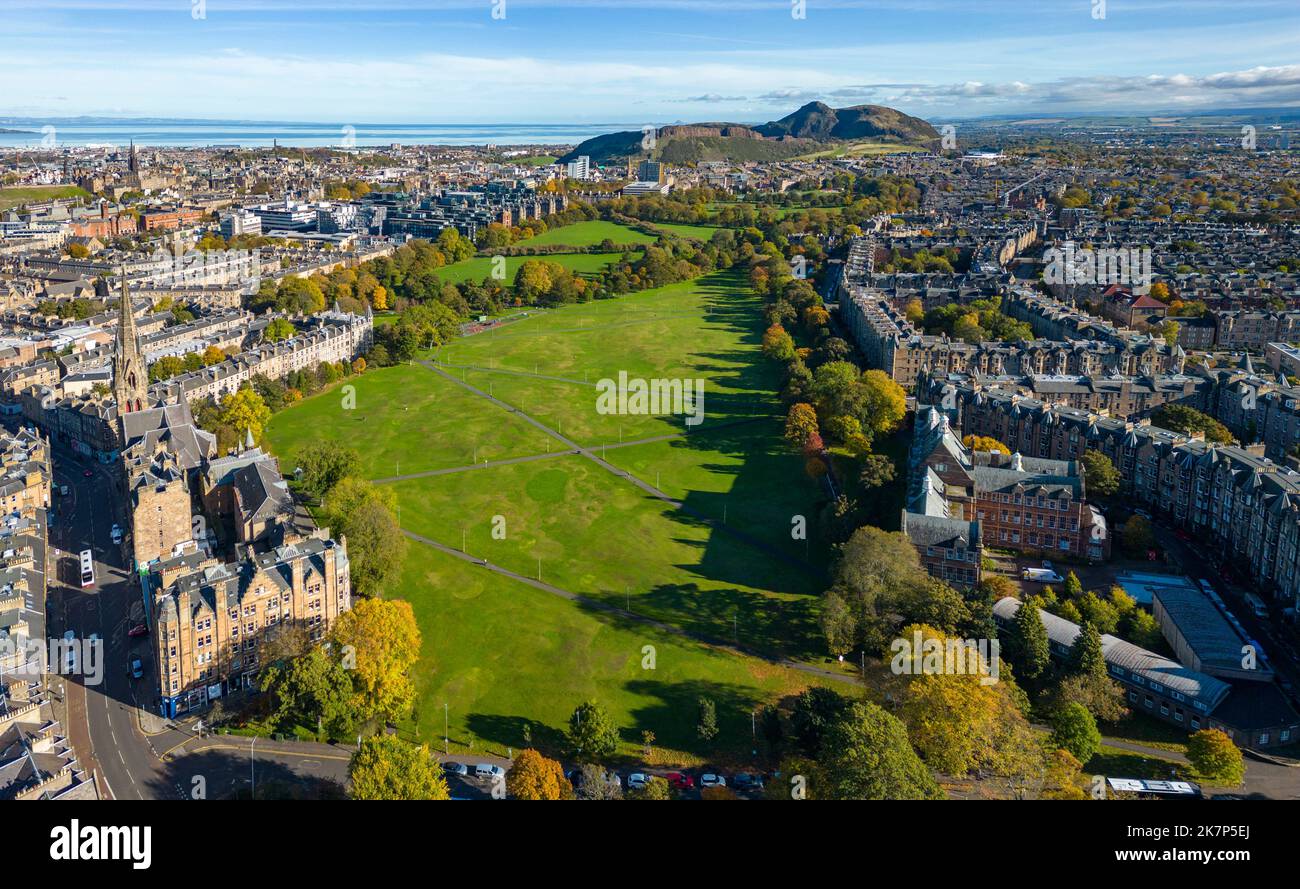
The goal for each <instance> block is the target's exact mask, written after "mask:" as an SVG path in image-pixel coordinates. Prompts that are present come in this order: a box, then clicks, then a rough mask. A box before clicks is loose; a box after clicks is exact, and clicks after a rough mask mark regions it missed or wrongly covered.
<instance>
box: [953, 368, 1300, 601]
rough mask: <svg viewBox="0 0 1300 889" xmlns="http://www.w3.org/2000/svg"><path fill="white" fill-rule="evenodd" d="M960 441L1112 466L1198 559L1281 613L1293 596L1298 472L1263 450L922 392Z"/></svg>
mask: <svg viewBox="0 0 1300 889" xmlns="http://www.w3.org/2000/svg"><path fill="white" fill-rule="evenodd" d="M928 400H931V401H934V402H936V403H937V404H939V405H941V409H942V410H943V411H944V412H945V414H947V416H948V417H949V418H950V421H951V423H952V425H953V426H954V428H956V429H957V430H959V431H960V433H961V435H963V436H964V435H979V436H989V437H991V438H995V439H997V440H998V441H1000V442H1002V443H1003V444H1004V445H1006V446H1007V447H1008V448H1011V449H1013V450H1015V451H1019V452H1020V453H1022V454H1025V455H1032V456H1035V457H1042V458H1045V459H1051V460H1070V461H1077V460H1078V459H1079V458H1080V457H1081V456H1082V454H1083V452H1084V451H1085V450H1095V451H1099V452H1100V453H1102V454H1105V455H1106V456H1107V457H1109V458H1110V459H1111V462H1113V463H1114V464H1115V466H1116V468H1117V469H1118V470H1119V473H1120V476H1121V478H1122V480H1123V491H1124V496H1125V498H1126V499H1127V500H1128V502H1130V503H1132V504H1134V505H1141V506H1143V507H1145V508H1146V509H1148V510H1150V511H1151V512H1153V513H1156V514H1159V515H1162V516H1164V517H1166V518H1167V519H1168V520H1169V521H1170V522H1171V523H1172V524H1174V525H1175V526H1177V527H1181V528H1183V529H1185V530H1186V531H1188V532H1189V533H1190V534H1191V535H1192V536H1193V537H1195V538H1196V539H1197V541H1198V545H1199V546H1200V547H1201V548H1202V550H1203V551H1212V552H1215V553H1217V554H1218V555H1219V556H1221V557H1222V558H1224V559H1229V560H1231V561H1232V562H1233V563H1234V564H1236V565H1239V566H1240V567H1241V570H1242V573H1244V574H1247V575H1249V576H1250V577H1252V578H1254V579H1255V580H1256V582H1257V583H1258V584H1259V585H1260V586H1261V588H1263V589H1265V590H1266V591H1270V592H1271V593H1272V595H1273V596H1275V597H1276V598H1277V599H1280V600H1283V601H1284V602H1285V603H1286V604H1287V605H1294V604H1295V603H1296V602H1297V597H1298V596H1300V473H1297V472H1295V471H1294V470H1291V469H1288V468H1286V467H1284V466H1281V465H1279V464H1277V463H1275V462H1273V461H1271V460H1269V459H1267V458H1266V457H1264V456H1263V454H1262V451H1263V448H1262V447H1260V446H1256V447H1253V448H1243V447H1237V446H1232V445H1220V444H1215V443H1213V442H1207V441H1205V440H1204V439H1203V438H1199V437H1189V436H1187V435H1181V434H1179V433H1176V432H1172V431H1170V430H1167V429H1160V428H1158V427H1155V426H1152V425H1150V424H1149V423H1145V422H1138V423H1134V422H1131V421H1126V420H1121V419H1115V418H1111V417H1106V416H1102V415H1100V414H1097V413H1093V412H1090V411H1083V410H1077V409H1075V408H1068V407H1062V406H1060V405H1055V404H1050V403H1046V402H1042V401H1039V400H1036V399H1030V398H1023V397H1021V396H1018V395H1015V394H1011V393H1007V392H1003V391H1000V390H983V389H975V388H973V387H971V386H968V385H965V384H963V383H945V384H943V386H941V387H939V388H938V389H937V390H936V391H933V392H931V393H929V395H928Z"/></svg>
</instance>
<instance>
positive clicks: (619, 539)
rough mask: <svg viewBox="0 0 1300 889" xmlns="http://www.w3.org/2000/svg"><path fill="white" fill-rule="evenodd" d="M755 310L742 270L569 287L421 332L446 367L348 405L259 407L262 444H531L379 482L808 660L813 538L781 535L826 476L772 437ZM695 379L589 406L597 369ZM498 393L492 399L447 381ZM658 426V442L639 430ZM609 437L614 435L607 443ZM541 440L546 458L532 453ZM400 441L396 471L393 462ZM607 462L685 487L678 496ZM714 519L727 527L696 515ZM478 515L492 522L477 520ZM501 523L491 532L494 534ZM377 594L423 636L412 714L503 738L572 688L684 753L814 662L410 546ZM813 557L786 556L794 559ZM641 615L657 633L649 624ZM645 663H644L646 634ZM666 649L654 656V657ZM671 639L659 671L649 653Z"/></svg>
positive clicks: (485, 537)
mask: <svg viewBox="0 0 1300 889" xmlns="http://www.w3.org/2000/svg"><path fill="white" fill-rule="evenodd" d="M761 330H762V315H761V306H760V305H759V302H758V300H757V299H756V298H755V297H754V296H752V295H751V294H750V293H749V292H748V288H747V287H746V286H745V282H744V279H743V277H742V276H741V275H740V274H738V273H734V272H733V273H717V274H714V275H710V276H706V277H705V278H702V279H700V280H698V281H694V282H690V283H685V284H679V285H673V286H670V287H664V288H658V289H656V290H651V291H644V292H641V293H636V294H630V295H627V296H624V297H620V298H617V299H613V300H600V301H595V302H592V303H585V304H580V305H573V306H565V307H562V308H559V309H555V310H551V311H546V312H539V313H536V314H534V315H533V316H532V317H529V318H527V319H525V320H521V321H518V322H514V323H512V324H509V325H506V326H504V327H501V328H497V329H494V330H491V331H487V332H484V333H481V334H476V335H474V336H470V337H466V338H463V339H460V340H456V341H454V342H453V343H451V344H449V345H447V346H445V347H443V348H442V349H440V350H439V352H438V354H437V358H438V360H439V361H441V362H443V363H444V367H445V370H446V373H447V374H450V375H451V376H452V378H451V379H449V378H448V377H446V376H443V375H442V374H440V373H438V372H437V371H436V370H434V369H432V368H429V367H425V366H422V365H419V364H416V365H413V366H402V367H395V368H386V369H382V370H376V371H370V372H367V373H366V374H364V375H362V376H361V377H360V378H358V379H355V380H352V381H349V382H351V383H353V384H354V385H356V386H357V392H356V410H354V411H344V410H343V409H342V406H341V401H340V395H339V393H338V392H337V390H336V391H335V392H332V393H327V394H325V395H322V396H319V397H317V398H313V399H309V400H307V401H305V402H304V403H302V404H299V405H296V406H294V407H292V408H290V409H289V410H287V411H284V412H282V413H280V414H277V415H276V416H275V417H274V418H273V419H272V421H271V423H270V426H269V429H268V432H267V440H268V441H269V442H270V445H271V447H272V449H273V451H274V452H275V453H276V454H277V455H280V456H282V457H283V458H285V459H284V460H283V464H284V466H285V468H286V471H291V469H292V465H293V464H292V454H293V453H294V452H295V451H296V449H297V448H300V447H301V446H302V444H303V443H305V442H307V441H312V440H316V439H320V438H333V439H337V440H340V441H345V442H348V443H349V444H351V445H352V446H353V447H356V448H358V449H359V450H361V451H362V453H363V455H364V456H363V468H364V473H365V474H366V475H367V476H368V477H370V478H381V479H382V478H387V477H390V476H394V475H398V474H408V473H421V472H427V471H430V470H440V469H458V468H460V469H463V467H465V466H466V465H467V464H469V463H470V462H471V461H472V460H473V459H474V455H473V453H472V451H473V448H474V446H475V445H476V444H477V446H478V451H479V452H478V454H477V459H478V461H479V462H480V463H481V462H482V461H484V460H485V459H488V460H501V459H510V458H515V457H526V456H537V457H538V459H533V460H528V461H523V462H514V463H506V464H504V465H495V466H490V467H482V466H480V467H479V468H477V469H473V470H471V471H454V472H450V473H442V474H438V475H433V476H428V475H426V476H422V477H418V478H414V479H402V480H394V481H388V482H385V484H388V485H391V487H392V490H393V491H394V493H395V494H396V495H397V498H398V502H399V504H400V506H401V514H400V521H401V524H402V527H403V528H404V529H405V530H407V531H409V532H412V533H415V534H419V535H421V536H424V537H427V538H430V539H432V540H435V541H437V542H439V543H441V544H443V545H446V546H450V547H453V548H457V549H459V548H461V547H462V546H464V548H465V550H466V551H467V552H469V553H470V554H472V555H473V556H475V557H477V558H484V559H487V560H489V561H490V562H491V563H493V564H496V565H500V566H502V567H504V568H506V569H508V570H512V571H515V572H516V573H518V574H521V575H524V576H528V577H536V576H537V573H538V569H539V565H538V560H539V559H540V560H541V564H540V570H541V577H542V579H543V580H544V581H545V582H547V583H550V584H554V585H556V586H558V587H560V588H562V589H564V590H566V591H569V592H571V593H575V594H578V595H580V596H583V597H586V598H587V599H590V600H592V601H594V602H601V603H604V604H605V605H606V606H612V607H615V608H619V609H623V608H629V607H630V609H631V611H632V612H633V613H634V614H635V615H637V616H639V617H643V618H652V619H654V620H658V621H661V622H663V623H665V624H667V625H670V626H673V627H677V628H680V629H683V630H686V631H688V632H690V633H693V634H695V635H697V636H699V637H703V638H708V639H714V640H718V641H720V642H722V643H724V644H732V643H733V642H738V643H739V644H740V645H741V646H742V647H744V648H745V649H747V650H750V651H757V652H763V653H765V654H767V655H771V656H777V655H783V656H787V657H792V658H794V659H797V660H804V661H810V662H817V661H818V660H819V658H818V654H819V652H820V651H821V650H822V644H821V642H820V640H819V634H818V630H817V627H816V606H817V594H818V593H820V592H821V590H822V589H823V588H824V585H825V578H824V576H823V574H822V571H821V569H820V568H814V567H810V565H817V566H820V565H822V564H824V558H822V556H823V554H821V553H819V552H817V551H816V548H814V549H813V551H812V552H809V551H808V549H806V544H804V543H803V542H802V541H794V540H792V539H791V534H790V530H791V526H792V519H793V517H794V516H796V515H803V516H805V517H807V518H808V520H809V523H810V524H812V523H813V522H814V521H815V519H814V517H815V514H816V510H817V509H818V501H819V499H820V493H819V491H818V489H817V487H816V486H815V485H814V483H813V482H811V481H810V480H808V479H807V478H806V476H805V475H804V473H803V471H802V460H801V459H800V458H799V457H798V455H796V454H793V453H791V452H790V451H789V450H788V449H787V448H786V447H785V445H784V444H783V442H782V441H781V437H780V431H781V423H780V419H779V416H778V414H779V404H778V403H777V402H776V400H775V395H774V390H775V387H776V385H777V383H778V379H779V376H778V373H777V368H775V367H773V366H772V365H771V364H770V363H768V362H766V361H765V360H764V359H763V358H762V357H761V354H760V352H759V349H758V344H759V341H760V336H761ZM620 370H622V371H626V372H627V373H628V374H629V375H630V376H632V377H645V378H656V377H667V378H689V379H697V378H698V379H703V380H704V381H705V401H704V406H705V422H704V424H703V425H701V426H700V427H696V428H693V429H691V431H690V433H689V434H688V435H681V433H682V432H683V429H684V424H683V423H682V418H681V417H679V416H678V417H651V416H621V417H620V416H604V415H601V414H599V413H597V412H596V387H595V381H596V380H598V379H600V378H602V377H610V378H613V377H616V376H617V374H618V372H619V371H620ZM456 379H463V380H464V381H465V382H466V383H468V384H470V385H472V386H475V387H477V388H479V389H481V390H484V391H489V390H490V391H491V394H492V396H493V397H494V398H497V399H500V400H501V401H504V402H505V403H506V404H507V405H509V407H510V408H511V409H503V408H502V407H500V406H499V405H495V404H493V403H492V402H490V401H489V400H488V399H486V398H483V397H481V396H479V395H476V394H474V393H472V392H470V391H469V390H467V389H466V388H464V387H463V386H462V385H459V384H458V383H457V382H456ZM519 412H524V413H527V414H528V415H530V416H532V417H534V418H535V419H536V420H537V421H539V422H541V423H543V424H544V425H547V426H549V427H550V428H552V429H557V428H559V427H561V426H562V429H563V434H564V435H565V436H568V437H570V438H572V439H574V440H576V441H578V442H579V443H581V444H582V445H584V446H589V447H593V448H596V447H597V446H600V445H612V447H608V448H603V449H601V450H600V451H597V453H598V455H599V454H602V453H603V456H604V459H605V460H607V461H608V462H609V463H610V464H611V465H612V466H613V467H615V471H610V470H608V469H605V468H602V467H601V466H600V465H599V464H597V463H596V462H594V461H593V460H590V459H588V458H586V457H584V456H580V455H576V454H569V453H567V452H566V453H561V448H562V447H563V445H562V444H561V443H560V442H559V441H558V440H557V439H556V438H554V437H552V436H550V435H548V434H547V433H545V432H544V431H542V430H540V429H538V428H536V427H535V426H532V425H530V424H528V423H526V422H525V421H524V420H523V419H521V417H520V416H519ZM663 435H672V436H675V437H674V438H672V439H669V440H658V441H652V442H644V443H635V442H636V441H637V440H638V439H643V438H650V437H654V436H663ZM620 436H621V438H622V441H623V442H625V443H629V444H627V445H626V446H624V447H619V446H618V445H619V439H620ZM548 454H551V456H547V455H548ZM399 460H400V473H399V472H398V470H397V463H398V461H399ZM625 473H631V475H632V476H633V477H635V478H636V479H639V480H641V481H643V482H645V483H647V484H649V485H658V486H659V487H660V488H661V489H662V490H663V491H664V492H665V493H666V494H667V495H668V496H669V497H671V498H674V499H679V500H681V501H683V503H684V507H685V508H684V509H677V508H675V507H673V506H672V505H671V504H668V503H666V502H664V501H663V500H660V499H659V498H657V497H655V496H654V495H652V494H651V493H649V492H647V491H645V490H643V489H642V488H639V487H637V486H636V485H635V484H634V483H633V481H632V480H631V479H629V478H628V477H627V476H626V475H625ZM724 520H725V525H726V528H725V529H720V528H718V527H716V526H715V524H714V523H718V522H723V521H724ZM494 529H498V533H497V534H494V533H493V531H494ZM501 532H504V533H501ZM409 552H410V554H409V555H408V557H407V561H406V563H405V565H404V567H403V575H402V580H401V582H400V583H398V584H395V585H394V587H393V590H392V591H391V592H390V594H393V595H400V596H402V597H403V598H407V599H409V600H411V601H412V602H413V603H414V605H415V607H416V611H417V617H418V618H419V620H420V623H421V628H422V631H423V633H424V647H423V657H422V661H421V665H420V668H419V673H418V676H417V684H418V687H419V701H420V704H419V709H418V712H417V714H416V717H415V723H414V724H415V725H418V726H419V731H420V736H421V738H422V739H424V740H430V741H432V740H434V739H435V738H437V737H438V736H439V735H440V733H441V725H442V714H441V713H439V712H438V711H440V710H441V709H442V705H443V703H444V702H446V703H448V704H449V706H450V713H451V719H452V724H453V727H452V736H453V744H456V743H457V740H458V739H459V743H460V745H461V748H460V749H468V744H469V743H470V741H471V740H473V742H474V744H475V745H476V746H475V748H474V749H484V745H492V749H494V750H499V749H502V748H503V747H514V748H516V749H517V748H518V747H520V746H521V745H523V743H524V725H525V722H527V723H528V724H529V725H530V726H532V729H531V730H532V737H533V742H534V743H538V744H549V743H550V742H552V741H554V740H555V739H556V738H558V732H559V731H561V729H562V727H563V724H564V722H565V720H566V719H567V717H568V715H569V713H570V712H572V709H573V708H574V707H575V706H576V705H577V704H578V703H580V702H581V700H582V699H584V698H586V697H589V696H596V697H598V698H599V699H600V700H601V701H602V702H603V703H605V704H606V705H607V706H609V707H610V709H611V712H613V713H614V715H615V718H616V719H617V720H618V722H619V724H620V726H622V727H623V728H624V732H623V737H624V741H625V742H626V744H627V750H626V751H625V752H630V751H631V750H632V747H633V746H634V745H636V744H637V742H638V741H639V739H640V733H641V731H643V730H650V731H653V732H655V734H656V736H657V737H658V739H659V742H658V743H659V744H662V745H666V746H667V747H668V748H671V749H672V750H674V751H677V752H676V753H673V754H671V755H667V758H666V759H665V760H664V761H672V762H683V761H690V760H692V759H696V758H699V759H709V758H719V757H723V756H734V754H735V753H736V752H737V751H740V750H747V749H748V746H747V745H748V743H749V740H748V738H749V734H748V725H747V722H748V714H749V712H750V710H751V709H752V708H753V706H755V705H756V703H758V702H761V701H768V700H771V699H773V697H774V696H776V695H780V694H786V693H791V692H793V691H797V690H799V689H800V688H802V687H803V686H804V685H806V684H807V683H808V682H809V681H811V679H812V677H811V675H810V674H805V673H802V672H799V671H794V670H790V669H788V668H781V667H777V666H773V665H771V664H769V663H767V662H764V661H762V660H758V659H755V658H752V657H749V656H745V655H741V654H739V653H737V652H735V651H725V650H720V649H714V648H710V647H708V646H707V645H704V644H702V643H699V642H693V641H690V640H688V639H686V638H684V637H680V636H674V635H672V634H670V633H668V631H667V630H665V629H662V628H660V629H655V630H653V632H652V630H651V628H650V627H649V626H648V625H646V624H641V623H637V622H635V621H632V620H631V619H630V618H628V617H627V616H626V615H624V616H621V617H620V616H617V615H611V614H610V613H609V612H608V611H604V610H600V609H595V608H592V607H591V606H589V605H584V604H582V602H580V601H570V600H566V599H564V598H561V597H559V596H556V595H554V594H551V593H546V592H544V591H541V590H537V589H534V588H532V587H529V586H528V585H526V584H523V583H521V582H519V581H517V580H513V579H510V578H506V577H502V576H500V575H496V574H492V573H489V572H488V571H487V570H486V569H484V568H481V567H479V566H476V565H472V564H468V563H465V562H463V561H461V560H458V559H456V558H455V557H452V556H448V555H446V554H445V553H442V552H439V551H438V550H436V549H433V548H431V547H429V546H427V545H424V544H420V543H419V542H413V543H412V545H411V547H410V549H409ZM805 559H806V560H808V562H809V563H810V564H800V563H801V562H802V560H805ZM647 634H649V635H650V636H651V637H653V638H650V641H648V642H647V641H646V638H647ZM645 644H651V645H655V646H656V648H657V649H658V650H659V652H660V656H659V667H658V669H657V671H655V672H653V673H652V674H651V675H647V671H643V670H642V669H641V657H642V646H643V645H645ZM665 652H666V653H667V654H665ZM665 657H668V658H669V664H671V667H668V666H666V665H665V660H664V658H665ZM700 695H707V696H709V697H713V698H714V699H715V700H716V701H717V703H718V706H719V711H720V716H721V717H722V722H723V735H724V736H725V740H720V741H719V742H718V743H717V745H702V744H701V742H699V740H698V739H697V738H696V737H695V732H694V725H695V719H696V716H695V709H696V704H697V699H698V697H699V696H700Z"/></svg>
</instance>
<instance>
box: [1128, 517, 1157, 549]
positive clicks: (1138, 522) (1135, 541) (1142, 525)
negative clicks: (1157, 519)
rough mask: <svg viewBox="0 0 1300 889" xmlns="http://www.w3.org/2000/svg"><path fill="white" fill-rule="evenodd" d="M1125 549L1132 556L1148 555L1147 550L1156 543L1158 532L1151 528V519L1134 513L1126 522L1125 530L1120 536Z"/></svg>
mask: <svg viewBox="0 0 1300 889" xmlns="http://www.w3.org/2000/svg"><path fill="white" fill-rule="evenodd" d="M1120 542H1121V543H1122V544H1123V546H1124V551H1125V552H1126V553H1128V554H1129V555H1130V556H1134V557H1140V556H1144V555H1146V552H1147V550H1149V549H1151V548H1152V547H1154V546H1155V545H1156V534H1155V531H1153V530H1152V528H1151V520H1150V519H1148V518H1147V517H1146V516H1140V515H1132V516H1129V519H1128V521H1127V522H1125V523H1124V532H1123V534H1122V535H1121V536H1120Z"/></svg>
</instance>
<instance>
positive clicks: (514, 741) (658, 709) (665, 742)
mask: <svg viewBox="0 0 1300 889" xmlns="http://www.w3.org/2000/svg"><path fill="white" fill-rule="evenodd" d="M646 676H647V678H645V679H635V680H632V681H629V682H626V683H624V685H623V689H624V691H626V692H628V693H630V694H632V695H635V696H636V697H638V698H642V699H651V700H652V703H646V704H643V705H641V706H638V707H635V708H634V709H633V710H632V712H631V716H632V721H631V724H630V725H619V726H618V733H619V738H620V739H621V740H622V741H623V742H624V743H625V744H626V745H628V746H631V747H633V748H635V749H638V750H639V749H640V747H641V745H642V743H643V740H644V736H643V733H644V732H646V731H650V732H653V733H654V742H653V743H654V746H655V747H664V748H668V749H671V750H676V751H682V752H685V753H688V754H691V755H693V756H697V757H700V758H701V759H704V760H706V761H709V762H715V761H726V762H728V763H732V764H734V763H737V762H742V761H745V760H747V759H748V757H749V755H750V751H751V749H752V746H751V740H752V729H751V725H752V722H751V714H752V713H754V712H755V711H756V710H757V709H758V708H759V707H760V706H762V705H763V704H764V703H766V700H767V699H766V696H764V695H763V694H762V693H761V692H760V691H758V690H757V689H754V688H751V687H747V686H740V685H735V684H733V683H727V682H714V681H711V680H707V679H692V680H687V681H683V682H661V681H658V680H656V679H654V673H653V671H646ZM701 698H709V699H710V700H712V701H713V703H714V705H715V707H716V710H717V717H718V718H717V721H718V734H717V736H716V737H714V738H713V739H711V740H705V739H702V738H700V737H699V733H698V726H699V712H700V711H699V702H700V699H701ZM597 700H599V698H597ZM582 703H583V701H582V700H579V699H577V698H575V699H574V700H573V701H572V706H573V707H575V708H576V707H577V706H579V705H580V704H582ZM604 703H608V702H604ZM524 725H528V726H529V727H530V730H531V740H530V741H525V739H524V735H523V728H524ZM468 727H469V729H470V730H471V731H472V732H473V733H474V735H475V736H476V737H477V738H479V739H480V740H481V741H483V742H484V743H483V748H482V749H483V752H484V753H491V754H496V755H505V754H506V753H507V752H508V751H509V752H513V753H518V752H519V751H520V750H521V749H523V748H524V747H532V748H534V749H536V750H539V751H541V752H542V753H543V754H545V755H546V756H549V757H553V758H556V759H560V760H561V761H562V762H565V763H570V762H573V761H574V755H573V753H572V751H570V750H569V749H568V743H567V740H566V736H565V731H564V729H563V728H562V727H553V726H546V725H543V724H541V723H538V722H536V721H535V720H527V719H523V718H522V717H515V716H500V715H497V714H483V713H474V714H471V715H470V716H469V721H468ZM642 759H643V757H642V756H641V755H640V754H639V753H638V754H635V755H628V754H626V753H620V754H617V755H615V756H613V757H610V758H608V759H606V760H604V761H606V762H609V763H610V764H619V763H622V764H627V765H631V764H637V763H640V762H642Z"/></svg>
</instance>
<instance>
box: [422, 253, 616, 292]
mask: <svg viewBox="0 0 1300 889" xmlns="http://www.w3.org/2000/svg"><path fill="white" fill-rule="evenodd" d="M622 258H623V254H621V253H555V254H551V255H549V256H507V257H505V260H506V274H505V280H506V281H507V282H509V281H513V280H514V279H515V273H516V272H518V271H519V267H520V266H521V265H523V264H524V262H526V261H527V260H529V259H545V260H547V261H549V262H558V263H559V264H560V265H562V266H564V267H565V268H566V269H569V270H571V271H574V272H577V273H578V274H580V275H591V274H595V273H596V272H599V271H600V270H601V269H603V268H605V266H607V265H609V264H610V263H611V262H617V261H618V260H620V259H622ZM494 259H495V257H491V256H476V257H474V258H473V259H467V260H465V261H464V262H456V263H452V264H451V265H447V266H443V267H442V268H440V269H438V270H437V275H438V278H439V279H440V280H442V281H444V282H449V283H452V284H460V283H461V282H463V281H475V282H477V281H482V280H483V279H484V278H489V277H491V276H492V263H493V260H494Z"/></svg>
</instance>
